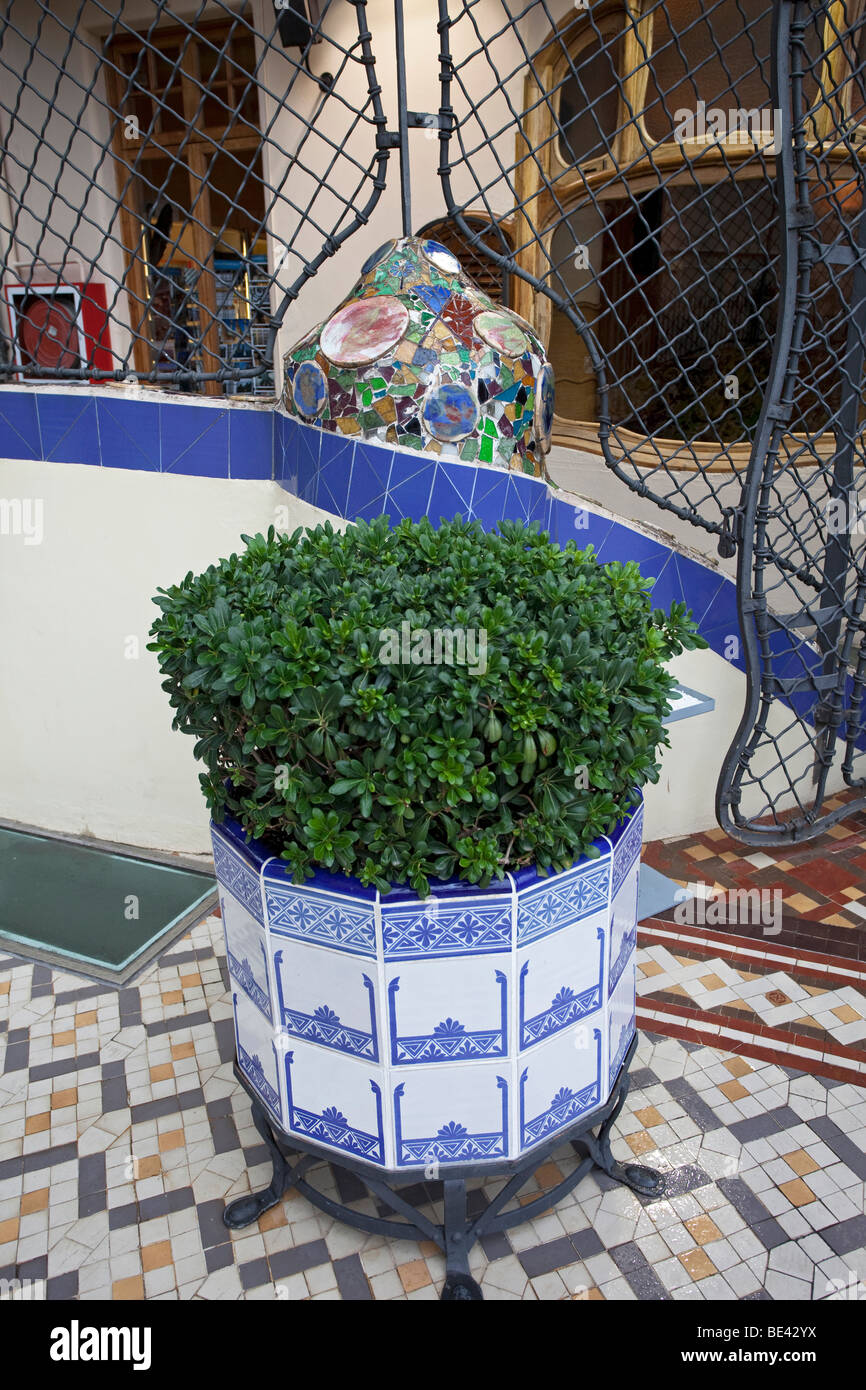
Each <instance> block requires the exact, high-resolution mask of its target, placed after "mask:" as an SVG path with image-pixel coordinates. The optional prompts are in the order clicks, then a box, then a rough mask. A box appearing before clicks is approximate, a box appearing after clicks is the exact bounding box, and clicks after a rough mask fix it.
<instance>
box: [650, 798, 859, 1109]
mask: <svg viewBox="0 0 866 1390" xmlns="http://www.w3.org/2000/svg"><path fill="white" fill-rule="evenodd" d="M843 804H844V798H843V797H838V798H834V799H833V800H831V801H830V803H829V805H830V806H831V807H832V806H842V805H843ZM644 858H645V860H646V862H647V863H649V864H650V865H651V866H652V867H653V868H655V869H657V870H659V871H660V872H661V873H663V874H665V875H667V876H668V877H669V878H672V879H675V880H676V881H677V882H678V883H680V884H683V885H690V886H691V889H692V892H695V893H696V894H697V898H696V900H695V902H694V903H692V904H684V905H683V908H681V909H671V910H669V911H667V912H663V913H661V914H660V915H659V916H657V917H654V918H649V919H646V920H644V921H643V922H642V923H641V925H640V928H639V931H638V943H639V945H640V946H641V948H642V954H641V956H640V958H639V976H640V979H639V983H638V995H639V1011H638V1020H639V1023H640V1024H642V1025H643V1026H644V1027H646V1028H654V1029H656V1030H657V1031H659V1032H661V1033H664V1034H667V1035H673V1036H677V1037H680V1038H685V1039H688V1040H691V1041H706V1042H711V1043H714V1044H715V1045H724V1046H725V1047H727V1048H730V1050H731V1051H734V1052H739V1053H742V1054H744V1055H746V1056H749V1057H753V1058H758V1059H761V1060H764V1061H774V1062H781V1063H788V1064H790V1063H791V1062H793V1061H794V1059H796V1063H797V1065H798V1066H802V1068H803V1070H804V1071H807V1072H809V1073H811V1074H813V1075H820V1076H822V1077H824V1078H825V1079H827V1080H834V1081H850V1082H853V1083H854V1084H856V1085H860V1086H864V1085H866V834H864V826H863V822H862V816H852V817H850V818H848V819H845V820H842V821H840V823H839V824H838V825H836V826H834V827H833V829H832V830H831V831H829V832H828V833H827V834H826V835H823V836H821V837H820V838H819V839H816V840H813V841H809V842H808V843H806V844H804V845H799V846H790V847H789V848H787V849H775V850H770V851H768V852H766V853H764V852H763V851H754V852H752V853H747V852H746V847H744V846H743V845H739V844H737V842H735V841H734V840H731V839H730V838H729V837H728V836H727V835H725V834H724V832H723V831H721V830H711V831H708V832H706V833H705V834H702V835H695V836H691V837H689V838H687V839H681V840H676V841H668V842H666V843H665V842H657V843H655V844H649V845H645V846H644ZM748 894H751V895H752V898H753V903H752V905H751V906H749V905H748V904H747V900H746V895H748ZM759 894H762V895H763V903H762V904H761V903H759V898H758V895H759ZM713 896H715V897H716V898H717V904H716V905H715V907H714V908H713V910H712V911H711V909H710V899H711V898H712V897H713ZM759 905H762V906H763V908H764V916H763V920H758V917H759V914H758V912H757V909H758V907H759ZM686 907H689V908H691V909H692V910H691V911H690V914H689V915H690V916H691V918H692V920H691V921H690V922H683V921H682V920H681V919H682V917H683V915H684V913H685V909H686ZM718 918H720V919H721V921H720V922H719V921H718V920H717V919H718Z"/></svg>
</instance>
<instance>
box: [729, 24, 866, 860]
mask: <svg viewBox="0 0 866 1390" xmlns="http://www.w3.org/2000/svg"><path fill="white" fill-rule="evenodd" d="M818 22H820V23H821V25H822V26H823V42H822V45H821V50H820V52H819V53H818V54H817V55H816V53H815V52H814V50H811V49H810V46H809V42H808V37H809V34H810V32H814V29H815V26H816V23H818ZM864 53H866V15H864V12H863V7H862V6H861V5H857V4H849V5H844V4H833V5H829V6H826V5H823V4H819V3H818V0H798V3H796V4H784V5H780V9H779V32H778V43H777V84H778V90H779V92H780V105H781V108H782V116H783V130H782V141H781V146H782V148H781V154H780V160H779V196H780V203H781V205H782V208H783V213H784V215H783V218H782V226H783V265H782V273H781V283H782V285H783V289H784V295H785V299H784V307H783V312H782V313H781V314H780V316H779V327H778V333H777V338H776V342H775V351H774V357H773V363H772V368H771V371H770V373H769V374H768V378H767V380H766V382H765V384H764V399H763V407H762V411H761V418H760V421H759V425H758V431H757V436H756V440H755V447H754V450H753V454H752V460H751V465H750V469H749V473H748V477H747V480H746V487H745V489H744V496H743V524H742V547H741V551H740V555H739V565H738V578H739V594H740V608H741V621H742V630H743V637H744V640H745V642H746V649H747V672H748V677H749V682H748V698H747V703H746V708H745V711H744V714H743V718H742V720H741V723H740V727H739V729H738V731H737V735H736V738H735V740H734V743H733V745H732V747H731V749H730V751H729V753H728V755H727V758H726V759H725V763H724V766H723V768H722V774H721V778H720V781H719V790H718V814H719V818H720V822H721V824H722V825H724V826H726V827H728V828H730V829H731V830H732V832H733V833H734V834H736V835H738V836H739V838H741V839H744V840H747V841H748V842H750V843H752V844H759V843H761V842H767V841H769V842H773V843H779V842H780V841H784V840H790V841H796V840H801V839H807V838H810V837H811V836H813V835H815V834H817V833H819V831H821V830H824V829H827V828H828V827H830V826H831V825H832V824H833V823H834V822H835V821H838V820H839V819H841V818H842V817H843V816H845V815H850V813H851V811H852V809H855V808H856V807H858V806H862V805H863V804H864V798H863V795H862V793H863V791H864V790H866V776H864V774H866V766H864V752H866V712H864V707H863V691H864V683H866V652H864V648H863V633H864V600H866V553H864V544H866V543H864V534H866V475H864V464H866V453H864V433H863V431H864V374H863V373H864V353H866V338H864V333H866V217H864V214H863V178H864V169H863V163H862V149H863V138H864V129H863V126H862V124H861V123H862V121H863V120H864V117H866V70H864ZM816 94H817V95H816ZM840 765H841V773H842V778H843V781H844V784H845V785H846V786H848V787H850V788H853V789H854V790H855V791H856V792H858V793H860V795H859V796H858V797H857V798H856V801H855V802H853V803H852V802H851V801H850V800H849V801H844V802H842V804H838V802H835V803H834V801H833V799H832V798H830V797H828V791H827V789H828V780H829V778H830V775H831V773H832V772H833V771H834V770H836V769H838V768H839V766H840Z"/></svg>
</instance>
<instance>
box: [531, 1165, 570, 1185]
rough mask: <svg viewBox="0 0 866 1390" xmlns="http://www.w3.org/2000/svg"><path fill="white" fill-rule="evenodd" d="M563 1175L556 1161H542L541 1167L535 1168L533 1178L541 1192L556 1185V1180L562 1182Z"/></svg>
mask: <svg viewBox="0 0 866 1390" xmlns="http://www.w3.org/2000/svg"><path fill="white" fill-rule="evenodd" d="M563 1176H564V1174H563V1172H562V1169H561V1168H560V1167H559V1166H558V1165H557V1164H556V1163H542V1165H541V1167H540V1168H536V1170H535V1179H536V1182H537V1183H538V1186H539V1187H540V1188H541V1190H542V1192H546V1191H547V1190H548V1188H551V1187H556V1184H557V1183H558V1182H562V1179H563Z"/></svg>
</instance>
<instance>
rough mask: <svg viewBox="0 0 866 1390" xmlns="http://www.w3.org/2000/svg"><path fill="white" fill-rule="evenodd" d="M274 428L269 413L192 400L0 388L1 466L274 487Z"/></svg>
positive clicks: (273, 416) (77, 391)
mask: <svg viewBox="0 0 866 1390" xmlns="http://www.w3.org/2000/svg"><path fill="white" fill-rule="evenodd" d="M276 420H277V416H276V414H275V412H274V411H273V410H257V409H255V408H254V407H250V406H247V405H240V404H237V405H232V404H228V403H227V404H226V405H225V406H219V405H209V404H205V403H204V402H201V401H199V402H196V401H195V400H194V399H193V398H186V399H182V400H178V401H172V400H166V399H165V398H164V397H159V398H157V399H154V400H152V401H151V400H131V399H130V398H129V397H128V396H124V395H123V394H122V393H120V392H118V393H117V395H116V396H115V395H113V394H107V393H105V392H104V391H103V392H102V393H100V394H98V395H97V394H93V393H91V392H88V391H87V390H85V389H82V390H80V391H79V390H76V391H67V392H57V391H50V390H42V389H40V390H38V391H35V390H26V391H25V390H21V391H16V390H14V389H13V388H11V387H2V388H0V458H9V459H27V460H30V461H33V462H38V461H40V460H41V461H46V462H56V463H83V464H90V465H92V466H94V467H96V468H100V467H102V468H127V469H132V470H135V471H138V472H146V473H183V474H186V475H187V476H192V477H199V478H237V479H265V480H272V479H273V478H274V476H275V468H274V460H275V456H276V454H277V450H278V441H277V430H276ZM280 442H281V441H280Z"/></svg>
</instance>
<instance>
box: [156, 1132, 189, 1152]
mask: <svg viewBox="0 0 866 1390" xmlns="http://www.w3.org/2000/svg"><path fill="white" fill-rule="evenodd" d="M185 1146H186V1135H185V1134H184V1132H183V1130H182V1129H171V1130H169V1132H168V1133H167V1134H161V1135H160V1136H159V1150H160V1153H165V1152H166V1151H167V1150H168V1149H182V1148H184V1147H185Z"/></svg>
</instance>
